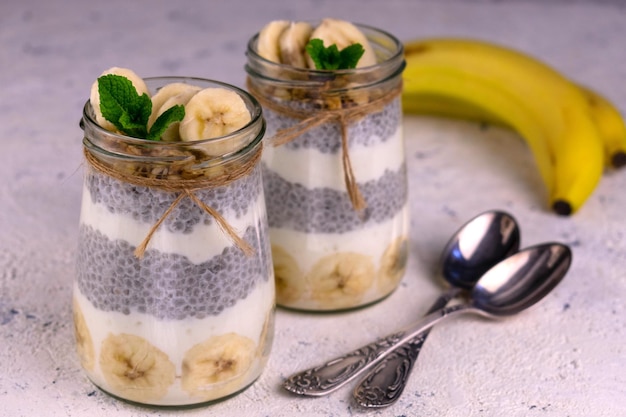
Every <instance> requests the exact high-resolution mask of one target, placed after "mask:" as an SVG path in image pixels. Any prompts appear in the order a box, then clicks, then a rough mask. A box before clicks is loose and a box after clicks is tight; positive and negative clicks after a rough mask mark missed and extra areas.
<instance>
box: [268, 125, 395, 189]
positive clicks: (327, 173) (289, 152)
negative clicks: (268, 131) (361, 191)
mask: <svg viewBox="0 0 626 417" xmlns="http://www.w3.org/2000/svg"><path fill="white" fill-rule="evenodd" d="M373 142H375V143H376V144H375V145H371V146H365V145H359V146H353V147H351V148H350V150H349V155H350V162H351V164H352V169H353V171H354V175H355V178H356V179H357V181H358V182H359V183H364V182H367V181H371V180H376V179H379V178H380V177H381V176H382V175H383V174H384V173H385V171H386V170H389V171H393V172H395V171H397V170H398V169H400V167H401V166H402V164H404V161H405V158H404V141H403V139H402V127H401V126H399V127H398V129H397V130H396V132H395V133H394V134H393V135H392V136H391V137H390V138H388V139H387V140H386V141H384V142H382V141H381V140H380V138H377V139H376V140H373ZM263 160H264V161H265V162H266V164H267V166H268V167H269V168H270V169H271V170H272V171H274V172H276V173H277V174H278V175H280V176H281V177H282V178H284V179H285V180H287V181H289V182H292V183H297V184H301V185H303V186H304V187H305V188H308V189H313V188H330V189H334V190H339V191H345V189H346V185H345V180H344V172H343V165H342V158H341V153H337V154H325V153H322V152H320V151H319V150H317V149H315V148H299V149H291V148H289V147H287V146H278V147H272V146H267V147H266V148H265V149H264V153H263Z"/></svg>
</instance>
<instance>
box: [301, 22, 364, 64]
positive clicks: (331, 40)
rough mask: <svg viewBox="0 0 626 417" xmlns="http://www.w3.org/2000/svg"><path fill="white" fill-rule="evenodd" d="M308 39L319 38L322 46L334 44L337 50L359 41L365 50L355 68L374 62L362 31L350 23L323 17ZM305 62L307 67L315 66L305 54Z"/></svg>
mask: <svg viewBox="0 0 626 417" xmlns="http://www.w3.org/2000/svg"><path fill="white" fill-rule="evenodd" d="M310 39H321V40H322V41H323V42H324V46H326V47H328V46H330V45H332V44H336V45H337V48H339V50H342V49H344V48H345V47H347V46H350V45H352V44H355V43H360V44H361V46H363V49H364V50H365V51H364V53H363V56H362V57H361V59H360V60H359V62H358V63H357V68H361V67H367V66H370V65H375V64H376V54H375V53H374V49H373V48H372V45H371V44H370V43H369V41H368V40H367V38H366V37H365V35H364V34H363V32H361V31H360V30H359V29H358V28H357V27H356V26H355V25H353V24H352V23H350V22H348V21H345V20H339V19H329V18H326V19H323V20H322V22H321V23H320V24H319V25H318V26H317V27H316V28H315V30H313V33H311V36H310ZM307 64H308V66H309V68H315V63H314V62H313V60H312V59H311V57H310V56H308V54H307Z"/></svg>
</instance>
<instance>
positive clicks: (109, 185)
mask: <svg viewBox="0 0 626 417" xmlns="http://www.w3.org/2000/svg"><path fill="white" fill-rule="evenodd" d="M260 169H261V168H260V167H259V166H258V165H257V166H256V167H255V168H254V170H253V171H252V172H251V173H250V175H247V176H245V177H242V178H240V179H238V180H236V181H233V182H232V183H230V184H228V185H225V186H222V187H216V188H212V189H206V190H199V191H195V195H196V196H197V197H198V198H199V199H200V200H202V201H203V202H205V203H206V204H207V205H209V206H210V207H212V208H213V209H215V210H216V211H217V212H218V213H220V214H222V215H227V216H229V217H233V216H234V217H235V218H240V217H241V216H242V215H245V214H246V212H247V211H248V207H249V206H250V205H252V204H255V203H256V201H257V197H258V195H259V193H260V192H261V186H260V181H259V175H260V172H259V171H258V170H260ZM85 184H86V186H87V189H88V191H89V193H90V195H91V199H92V201H93V202H94V203H100V204H103V205H105V206H106V208H107V209H108V210H109V211H110V212H111V213H118V214H127V215H130V216H131V217H132V218H133V219H134V220H137V221H140V222H142V223H148V224H151V225H152V224H154V223H155V222H156V221H157V220H158V219H159V218H160V217H161V216H162V215H163V213H165V211H166V210H167V209H168V207H169V206H170V205H171V204H172V202H173V201H174V200H175V199H176V197H178V193H173V192H167V191H162V190H158V189H154V188H149V187H143V186H137V185H133V184H129V183H126V182H122V181H119V180H116V179H114V178H111V177H109V176H107V175H104V174H101V173H98V172H95V171H93V170H90V171H89V172H88V173H87V178H86V181H85ZM213 221H214V219H213V217H211V216H210V215H209V214H207V213H206V212H205V211H204V210H203V209H202V208H200V207H198V205H197V204H196V203H194V202H193V201H191V199H189V198H183V199H182V200H181V201H180V203H179V204H178V205H177V206H176V208H174V210H173V211H172V213H171V214H170V215H169V216H168V217H167V218H166V219H165V221H164V222H163V224H162V226H161V227H165V228H166V229H167V230H168V231H170V232H174V233H191V231H192V230H193V227H194V225H196V224H198V223H203V224H205V225H209V224H211V223H212V222H213Z"/></svg>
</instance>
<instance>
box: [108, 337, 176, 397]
mask: <svg viewBox="0 0 626 417" xmlns="http://www.w3.org/2000/svg"><path fill="white" fill-rule="evenodd" d="M100 369H101V370H102V373H103V374H104V378H105V380H106V381H107V383H108V384H109V386H110V389H111V391H112V393H113V394H116V395H119V396H120V397H123V398H126V399H129V400H132V401H138V402H152V401H156V400H158V399H160V398H162V397H163V396H164V395H165V394H166V393H167V390H168V388H169V387H170V385H172V384H173V383H174V380H175V378H176V369H175V367H174V364H173V363H172V362H171V361H170V360H169V358H168V357H167V355H166V354H165V353H164V352H162V351H161V350H160V349H158V348H157V347H155V346H153V345H151V344H150V343H149V342H148V341H147V340H146V339H144V338H142V337H139V336H136V335H132V334H127V333H121V334H109V336H108V337H107V338H106V339H104V341H103V342H102V349H101V352H100Z"/></svg>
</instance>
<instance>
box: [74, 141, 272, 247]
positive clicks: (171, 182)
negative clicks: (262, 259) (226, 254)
mask: <svg viewBox="0 0 626 417" xmlns="http://www.w3.org/2000/svg"><path fill="white" fill-rule="evenodd" d="M84 154H85V159H86V160H87V162H88V164H89V165H90V166H91V167H92V168H94V169H95V170H96V171H98V172H100V173H102V174H105V175H108V176H109V177H112V178H114V179H117V180H119V181H122V182H127V183H130V184H133V185H138V186H142V187H149V188H154V189H158V190H162V191H168V192H176V193H179V194H178V196H177V197H176V199H175V200H174V201H173V202H172V204H170V206H169V207H168V208H167V210H165V212H164V213H163V214H162V215H161V217H159V219H158V220H157V221H156V223H155V224H154V225H152V227H151V228H150V231H149V232H148V234H147V235H146V237H145V238H144V239H143V241H142V242H141V243H140V244H139V246H137V248H136V249H135V251H134V255H135V256H136V257H137V258H139V259H141V258H143V256H144V253H145V251H146V248H147V247H148V244H149V243H150V239H151V238H152V236H153V235H154V233H155V232H156V231H157V229H158V228H159V226H161V224H162V223H163V222H164V221H165V219H166V218H167V217H168V216H169V215H170V214H171V213H172V211H173V210H174V209H175V208H176V206H178V204H179V203H180V202H181V201H182V199H183V198H185V197H188V198H190V199H191V200H192V201H193V202H194V203H195V204H197V205H198V206H199V207H200V208H201V209H202V210H204V211H205V212H206V213H207V214H209V215H210V216H211V217H213V218H214V219H215V221H216V222H217V224H218V226H219V227H220V229H221V230H222V232H224V233H226V234H227V235H228V236H229V237H230V238H231V239H232V241H233V242H234V243H235V245H237V247H239V248H240V249H241V250H242V251H243V252H244V253H245V254H246V255H247V256H251V255H253V254H254V249H253V248H252V247H251V246H250V245H249V244H248V242H246V241H245V240H244V239H242V238H241V237H240V236H239V235H238V234H237V232H236V231H235V229H234V228H233V227H232V226H231V225H230V224H229V223H228V221H227V220H226V219H225V218H224V217H223V216H222V215H221V214H220V213H218V212H217V211H216V210H215V209H213V208H212V207H210V206H208V205H207V204H205V203H204V202H203V201H202V200H200V199H199V198H198V197H197V196H196V195H195V192H196V191H199V190H203V189H207V188H214V187H219V186H224V185H228V184H229V183H231V182H233V181H235V180H237V179H239V178H242V177H245V176H247V175H249V174H250V172H251V171H252V169H253V168H254V167H255V166H256V164H257V163H258V161H259V159H260V157H261V146H259V148H258V150H257V151H256V152H255V154H254V155H253V156H252V157H251V158H250V159H248V160H247V161H245V162H244V163H241V164H240V165H237V166H235V167H234V168H233V169H231V170H227V171H225V172H224V173H223V174H221V175H217V176H214V177H199V178H193V179H180V178H176V179H169V178H148V177H140V176H137V175H133V174H126V173H123V172H120V171H119V170H115V169H113V168H112V167H110V166H108V165H105V164H104V163H102V162H101V161H100V160H99V159H98V158H96V157H95V156H94V155H93V154H92V153H91V152H89V151H88V150H87V149H84Z"/></svg>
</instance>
